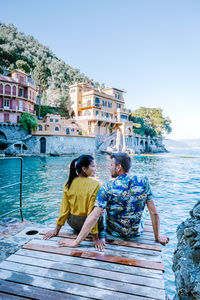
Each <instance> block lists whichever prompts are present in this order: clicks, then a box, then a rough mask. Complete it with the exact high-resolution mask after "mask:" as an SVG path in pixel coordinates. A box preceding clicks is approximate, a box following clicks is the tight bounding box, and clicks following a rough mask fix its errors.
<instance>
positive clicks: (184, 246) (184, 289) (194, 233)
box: [173, 200, 200, 300]
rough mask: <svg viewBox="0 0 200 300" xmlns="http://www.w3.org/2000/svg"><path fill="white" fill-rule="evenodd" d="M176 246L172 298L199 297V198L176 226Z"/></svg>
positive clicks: (192, 298)
mask: <svg viewBox="0 0 200 300" xmlns="http://www.w3.org/2000/svg"><path fill="white" fill-rule="evenodd" d="M177 239H178V244H177V248H176V249H175V251H174V258H173V271H174V273H175V283H176V291H177V294H176V296H175V297H174V300H178V299H181V300H198V299H200V200H199V201H198V202H197V203H196V204H195V206H194V208H193V209H192V210H191V211H190V218H188V219H187V220H186V221H184V222H182V223H181V224H180V225H179V226H178V228H177Z"/></svg>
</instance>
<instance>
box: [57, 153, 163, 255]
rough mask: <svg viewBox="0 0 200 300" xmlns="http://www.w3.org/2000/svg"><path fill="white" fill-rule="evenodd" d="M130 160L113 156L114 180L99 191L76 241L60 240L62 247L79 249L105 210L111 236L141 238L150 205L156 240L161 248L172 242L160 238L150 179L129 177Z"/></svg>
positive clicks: (124, 156)
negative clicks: (144, 216)
mask: <svg viewBox="0 0 200 300" xmlns="http://www.w3.org/2000/svg"><path fill="white" fill-rule="evenodd" d="M130 168H131V158H130V157H129V156H128V154H126V153H115V154H112V155H111V162H110V173H111V176H112V177H113V178H115V179H114V180H111V181H108V182H107V183H105V184H104V185H102V187H101V188H100V190H99V192H98V195H97V199H96V203H95V207H94V209H93V211H92V212H91V213H90V215H89V216H88V217H87V219H86V221H85V223H84V225H83V227H82V230H81V232H80V233H79V235H78V236H77V238H76V240H66V239H64V240H61V241H60V242H59V245H60V246H66V247H77V246H78V245H79V244H80V242H81V241H82V240H83V239H84V238H85V237H86V236H87V235H88V234H89V232H90V231H91V229H92V228H93V227H94V225H95V224H96V223H97V221H98V219H99V217H100V215H101V213H102V212H103V210H104V209H106V212H107V218H106V230H107V231H108V232H109V233H111V234H112V235H117V236H121V237H131V236H137V235H140V234H141V232H142V229H143V215H144V209H145V206H147V208H148V210H149V212H150V216H151V220H152V226H153V231H154V236H155V240H156V241H157V242H159V243H161V244H162V245H166V244H167V243H168V242H169V238H168V237H167V236H161V235H160V220H159V215H158V212H157V210H156V207H155V204H154V201H153V200H152V193H151V189H150V186H149V182H148V179H147V178H143V179H139V178H137V177H136V176H130V175H129V174H128V171H129V170H130ZM104 247H105V243H103V242H102V240H100V239H99V243H96V248H97V249H98V250H100V251H102V250H103V249H104Z"/></svg>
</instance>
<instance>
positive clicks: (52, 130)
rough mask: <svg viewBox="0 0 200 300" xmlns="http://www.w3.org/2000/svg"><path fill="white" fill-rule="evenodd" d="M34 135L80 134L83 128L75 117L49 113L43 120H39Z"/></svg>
mask: <svg viewBox="0 0 200 300" xmlns="http://www.w3.org/2000/svg"><path fill="white" fill-rule="evenodd" d="M32 135H43V136H44V135H46V136H47V135H59V136H80V135H82V129H81V128H80V127H79V126H78V125H77V124H76V122H75V120H73V119H66V118H62V117H61V116H60V115H53V114H47V115H46V116H45V117H44V119H43V120H39V121H38V125H37V128H35V129H34V130H33V131H32Z"/></svg>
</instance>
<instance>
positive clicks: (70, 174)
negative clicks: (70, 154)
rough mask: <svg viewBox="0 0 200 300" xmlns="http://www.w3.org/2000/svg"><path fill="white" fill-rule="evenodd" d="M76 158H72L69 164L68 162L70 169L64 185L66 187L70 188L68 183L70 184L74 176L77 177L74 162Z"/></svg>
mask: <svg viewBox="0 0 200 300" xmlns="http://www.w3.org/2000/svg"><path fill="white" fill-rule="evenodd" d="M77 160H78V158H76V159H74V160H72V162H71V164H70V171H69V178H68V180H67V183H66V186H67V187H68V189H69V188H70V185H71V184H72V181H73V180H74V178H75V177H78V174H77V172H76V162H77Z"/></svg>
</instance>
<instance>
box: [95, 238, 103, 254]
mask: <svg viewBox="0 0 200 300" xmlns="http://www.w3.org/2000/svg"><path fill="white" fill-rule="evenodd" d="M93 243H94V247H95V249H97V250H99V251H104V249H105V247H106V243H105V240H102V239H99V238H98V239H96V240H93Z"/></svg>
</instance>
